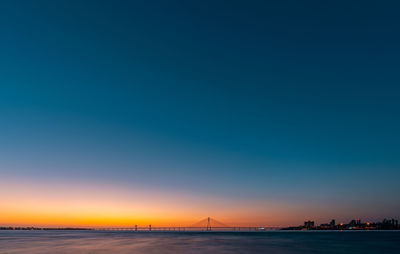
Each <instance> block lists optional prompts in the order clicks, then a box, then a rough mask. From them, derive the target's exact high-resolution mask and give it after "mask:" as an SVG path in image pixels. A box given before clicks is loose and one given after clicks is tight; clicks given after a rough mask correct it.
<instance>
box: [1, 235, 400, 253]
mask: <svg viewBox="0 0 400 254" xmlns="http://www.w3.org/2000/svg"><path fill="white" fill-rule="evenodd" d="M3 253H4V254H5V253H7V254H12V253H34V254H38V253H41V254H42V253H52V254H54V253H68V254H69V253H74V254H80V253H90V254H100V253H102V254H105V253H112V254H117V253H122V254H125V253H138V254H141V253H149V254H151V253H195V254H197V253H213V254H219V253H282V254H286V253H385V254H390V253H400V232H393V231H391V232H389V231H379V232H377V231H370V232H282V231H273V232H262V233H260V232H253V233H245V232H242V233H239V232H232V233H229V232H221V233H218V232H199V233H189V232H174V233H170V232H168V233H162V232H110V231H0V254H3Z"/></svg>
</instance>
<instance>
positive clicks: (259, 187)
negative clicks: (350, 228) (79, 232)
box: [0, 0, 400, 227]
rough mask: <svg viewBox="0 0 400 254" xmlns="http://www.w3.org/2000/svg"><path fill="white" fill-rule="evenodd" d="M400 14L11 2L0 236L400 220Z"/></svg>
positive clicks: (318, 5) (365, 8)
mask: <svg viewBox="0 0 400 254" xmlns="http://www.w3.org/2000/svg"><path fill="white" fill-rule="evenodd" d="M398 7H400V5H399V4H398V3H395V2H385V1H384V2H383V3H382V2H379V3H378V2H376V1H362V2H349V1H334V2H321V1H307V2H299V1H290V0H289V1H285V2H268V1H250V2H246V3H245V2H243V1H230V2H229V3H227V2H226V1H201V2H196V3H193V2H188V1H158V0H156V1H152V2H151V3H150V2H146V1H144V2H142V1H93V2H91V1H45V0H39V1H8V0H6V1H1V3H0V25H1V31H2V33H1V34H2V36H1V40H0V54H1V56H2V57H1V58H0V180H1V183H0V226H7V225H16V226H18V225H20V226H71V227H78V226H79V227H80V226H82V227H84V226H99V227H100V226H109V225H110V226H128V225H129V226H131V225H135V224H139V225H148V224H150V223H151V224H154V225H159V226H163V225H171V226H172V225H176V226H179V225H188V224H190V223H193V222H195V221H197V220H200V219H202V218H204V217H206V216H213V217H215V218H218V219H220V220H221V221H224V222H226V223H228V224H230V223H232V222H234V223H236V224H238V226H239V225H252V226H258V225H267V226H292V225H302V224H303V222H304V221H308V220H312V221H316V222H321V223H327V222H329V221H330V220H331V219H332V218H335V219H336V223H340V222H344V223H347V222H349V221H351V220H353V219H355V218H361V219H362V220H364V221H382V220H383V219H385V218H399V217H400V214H399V211H400V196H399V195H398V193H400V185H399V184H398V183H399V178H400V170H399V169H400V148H399V144H400V132H399V130H400V117H399V115H400V86H399V84H400V77H399V75H398V70H399V69H400V64H399V59H400V47H399V45H400V33H399V32H398V27H399V26H400V16H399V15H398V9H399V8H398Z"/></svg>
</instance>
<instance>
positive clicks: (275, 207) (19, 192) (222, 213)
mask: <svg viewBox="0 0 400 254" xmlns="http://www.w3.org/2000/svg"><path fill="white" fill-rule="evenodd" d="M0 194H1V196H0V213H1V214H0V226H29V227H30V226H34V227H91V228H101V227H121V228H122V227H133V226H134V225H138V226H139V227H145V226H148V225H149V224H151V225H152V226H154V227H157V226H158V227H188V226H190V225H193V224H194V223H196V222H198V221H200V220H202V219H204V218H206V217H209V216H210V217H212V218H215V219H216V220H218V221H221V222H223V223H224V224H226V225H229V226H266V227H268V226H277V227H279V226H291V225H300V224H302V223H303V221H304V220H305V219H308V218H313V220H314V219H316V220H318V218H321V217H318V214H329V213H328V212H329V208H324V209H325V210H321V208H318V207H312V212H310V207H305V206H303V205H299V204H296V203H295V202H292V203H290V204H288V203H282V202H279V201H278V200H264V201H259V200H246V199H239V198H235V199H229V198H226V197H218V196H216V195H215V196H204V195H198V194H193V193H181V192H179V191H171V190H170V191H164V190H157V189H146V188H145V189H144V188H139V187H138V188H133V187H129V188H123V187H116V186H113V185H106V186H104V185H96V184H92V185H89V184H87V183H86V184H80V183H66V182H51V183H41V182H34V181H30V182H20V181H12V180H10V181H5V183H4V184H3V185H1V186H0ZM336 219H340V218H336ZM323 220H325V219H323Z"/></svg>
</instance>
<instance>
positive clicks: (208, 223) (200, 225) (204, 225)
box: [94, 217, 280, 232]
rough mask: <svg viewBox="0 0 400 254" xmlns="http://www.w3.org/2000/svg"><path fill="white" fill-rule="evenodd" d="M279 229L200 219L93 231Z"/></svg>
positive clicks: (208, 218)
mask: <svg viewBox="0 0 400 254" xmlns="http://www.w3.org/2000/svg"><path fill="white" fill-rule="evenodd" d="M278 229H280V227H265V226H259V227H254V226H248V227H246V226H231V225H227V224H225V223H223V222H220V221H218V220H216V219H214V218H211V217H207V218H205V219H202V220H200V221H198V222H196V223H194V224H192V225H190V226H183V227H168V226H164V227H157V226H154V225H151V224H150V225H148V226H138V225H134V226H133V227H107V228H94V230H112V231H148V232H151V231H161V232H166V231H243V232H249V231H267V230H278Z"/></svg>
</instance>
